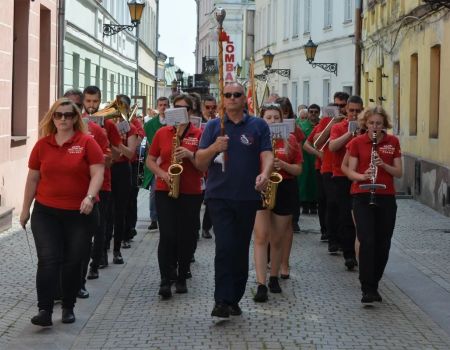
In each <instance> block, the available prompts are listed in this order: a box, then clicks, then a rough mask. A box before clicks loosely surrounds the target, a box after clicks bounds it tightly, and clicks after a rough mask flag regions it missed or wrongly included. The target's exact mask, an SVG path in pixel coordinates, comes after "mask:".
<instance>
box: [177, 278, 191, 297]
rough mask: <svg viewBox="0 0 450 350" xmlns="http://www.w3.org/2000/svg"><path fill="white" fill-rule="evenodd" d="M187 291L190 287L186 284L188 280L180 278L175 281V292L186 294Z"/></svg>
mask: <svg viewBox="0 0 450 350" xmlns="http://www.w3.org/2000/svg"><path fill="white" fill-rule="evenodd" d="M187 292H188V289H187V286H186V280H178V281H177V282H176V283H175V293H178V294H184V293H187Z"/></svg>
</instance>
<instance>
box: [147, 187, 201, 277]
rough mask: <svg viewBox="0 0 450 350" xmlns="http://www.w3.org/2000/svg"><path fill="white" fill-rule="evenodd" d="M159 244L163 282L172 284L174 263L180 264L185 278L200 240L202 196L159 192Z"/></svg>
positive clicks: (181, 273)
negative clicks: (199, 226) (198, 233)
mask: <svg viewBox="0 0 450 350" xmlns="http://www.w3.org/2000/svg"><path fill="white" fill-rule="evenodd" d="M155 195H156V210H157V211H158V226H159V235H160V237H159V245H158V263H159V271H160V273H161V282H162V283H170V275H171V272H172V270H173V268H174V266H177V265H178V279H179V280H185V279H186V273H187V272H188V270H189V264H190V260H191V257H192V254H193V247H194V242H195V241H196V240H197V232H198V218H199V215H200V214H199V211H200V205H201V202H202V195H201V194H198V195H195V194H180V196H179V197H178V198H177V199H173V198H171V197H169V196H168V192H165V191H156V193H155Z"/></svg>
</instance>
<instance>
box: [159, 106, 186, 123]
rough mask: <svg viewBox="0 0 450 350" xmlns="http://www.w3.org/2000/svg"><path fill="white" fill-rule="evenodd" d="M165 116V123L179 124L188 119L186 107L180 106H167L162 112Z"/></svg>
mask: <svg viewBox="0 0 450 350" xmlns="http://www.w3.org/2000/svg"><path fill="white" fill-rule="evenodd" d="M164 114H165V116H166V118H165V120H166V125H172V126H173V125H179V124H187V123H188V121H189V116H188V113H187V109H186V108H184V107H182V108H168V109H166V112H165V113H164Z"/></svg>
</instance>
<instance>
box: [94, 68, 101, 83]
mask: <svg viewBox="0 0 450 350" xmlns="http://www.w3.org/2000/svg"><path fill="white" fill-rule="evenodd" d="M95 86H100V66H99V65H95Z"/></svg>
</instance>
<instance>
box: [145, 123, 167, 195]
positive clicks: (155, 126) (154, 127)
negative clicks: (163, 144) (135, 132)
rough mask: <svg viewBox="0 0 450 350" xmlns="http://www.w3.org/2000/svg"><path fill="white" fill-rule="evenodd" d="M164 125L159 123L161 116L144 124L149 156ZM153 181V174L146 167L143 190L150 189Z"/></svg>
mask: <svg viewBox="0 0 450 350" xmlns="http://www.w3.org/2000/svg"><path fill="white" fill-rule="evenodd" d="M163 126H164V124H161V122H160V121H159V115H156V116H154V117H153V118H152V119H150V120H149V121H148V122H147V123H145V124H144V131H145V136H146V137H147V154H148V151H149V150H150V146H151V144H152V141H153V138H154V137H155V134H156V132H157V131H158V130H159V129H160V128H161V127H163ZM152 179H153V173H152V172H151V171H150V169H149V168H147V166H145V167H144V181H143V182H142V187H143V188H148V186H150V182H151V181H152Z"/></svg>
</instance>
